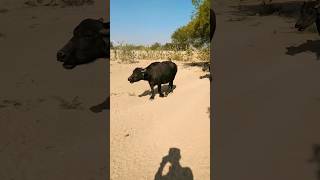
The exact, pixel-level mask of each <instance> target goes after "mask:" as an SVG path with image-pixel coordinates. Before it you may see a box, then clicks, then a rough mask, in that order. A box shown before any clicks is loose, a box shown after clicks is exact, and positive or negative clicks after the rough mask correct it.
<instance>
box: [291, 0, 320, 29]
mask: <svg viewBox="0 0 320 180" xmlns="http://www.w3.org/2000/svg"><path fill="white" fill-rule="evenodd" d="M319 7H320V1H319V0H317V1H309V2H304V3H303V4H302V6H301V9H300V17H299V19H298V21H297V22H296V24H295V28H297V29H298V31H304V30H305V29H306V28H307V27H309V26H311V25H312V24H313V23H316V25H317V29H318V33H319V35H320V9H319Z"/></svg>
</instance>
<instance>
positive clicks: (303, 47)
mask: <svg viewBox="0 0 320 180" xmlns="http://www.w3.org/2000/svg"><path fill="white" fill-rule="evenodd" d="M303 52H312V53H314V54H316V56H317V60H319V59H320V40H307V42H305V43H302V44H300V45H299V46H289V47H287V52H286V54H287V55H291V56H294V55H296V54H299V53H303Z"/></svg>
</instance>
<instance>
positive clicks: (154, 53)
mask: <svg viewBox="0 0 320 180" xmlns="http://www.w3.org/2000/svg"><path fill="white" fill-rule="evenodd" d="M209 57H210V52H209V49H206V50H187V51H166V50H130V49H121V50H119V49H117V50H115V49H113V50H111V54H110V59H111V60H112V61H120V62H125V63H133V62H136V61H137V60H159V59H167V60H175V61H209Z"/></svg>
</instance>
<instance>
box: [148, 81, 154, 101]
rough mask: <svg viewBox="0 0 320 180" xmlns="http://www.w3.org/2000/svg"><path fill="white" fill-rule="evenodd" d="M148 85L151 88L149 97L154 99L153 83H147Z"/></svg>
mask: <svg viewBox="0 0 320 180" xmlns="http://www.w3.org/2000/svg"><path fill="white" fill-rule="evenodd" d="M149 85H150V88H151V97H150V99H154V96H155V93H154V89H153V87H154V85H153V84H149Z"/></svg>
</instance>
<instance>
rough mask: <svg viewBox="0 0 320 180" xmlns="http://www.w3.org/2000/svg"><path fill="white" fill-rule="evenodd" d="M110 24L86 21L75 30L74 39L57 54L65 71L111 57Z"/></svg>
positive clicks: (98, 20)
mask: <svg viewBox="0 0 320 180" xmlns="http://www.w3.org/2000/svg"><path fill="white" fill-rule="evenodd" d="M109 47H110V23H109V22H107V23H105V22H103V19H102V18H100V19H85V20H83V21H81V22H80V24H79V25H78V26H77V27H76V28H75V29H74V30H73V37H72V38H71V39H70V40H69V41H68V42H67V43H66V45H64V46H63V48H61V49H60V50H59V51H58V52H57V60H58V61H60V62H62V63H63V67H64V68H65V69H72V68H74V67H76V66H77V65H80V64H86V63H90V62H93V61H95V60H96V59H98V58H108V57H109V56H110V50H109Z"/></svg>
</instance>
